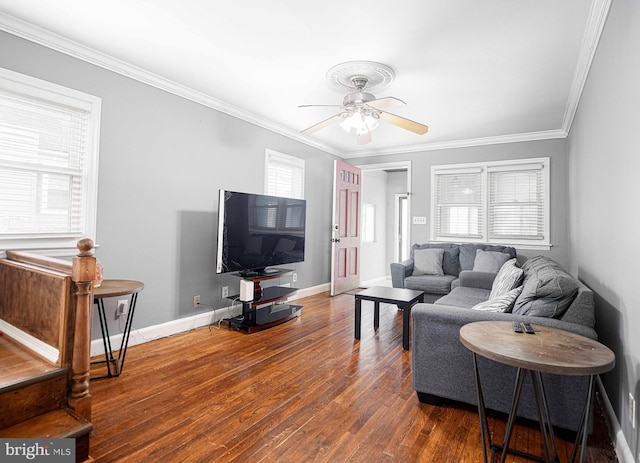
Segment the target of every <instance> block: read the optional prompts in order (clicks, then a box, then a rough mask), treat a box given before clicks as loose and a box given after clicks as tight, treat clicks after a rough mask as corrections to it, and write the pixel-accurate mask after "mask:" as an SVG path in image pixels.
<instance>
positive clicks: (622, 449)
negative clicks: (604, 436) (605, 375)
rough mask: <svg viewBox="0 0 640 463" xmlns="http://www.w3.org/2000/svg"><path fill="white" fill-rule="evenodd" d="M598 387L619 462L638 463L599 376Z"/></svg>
mask: <svg viewBox="0 0 640 463" xmlns="http://www.w3.org/2000/svg"><path fill="white" fill-rule="evenodd" d="M597 385H598V391H599V392H600V397H601V398H602V402H603V404H604V407H605V413H606V414H607V419H608V421H609V436H610V437H611V440H612V441H613V448H614V450H615V451H616V455H617V456H618V461H619V462H620V463H636V460H635V458H634V457H633V452H631V448H629V443H628V442H627V439H626V438H625V437H624V433H623V432H622V428H621V427H620V422H619V421H618V417H616V414H615V412H614V411H613V407H612V406H611V402H610V401H609V396H607V391H605V389H604V385H603V384H602V381H601V380H600V377H599V376H598V378H597Z"/></svg>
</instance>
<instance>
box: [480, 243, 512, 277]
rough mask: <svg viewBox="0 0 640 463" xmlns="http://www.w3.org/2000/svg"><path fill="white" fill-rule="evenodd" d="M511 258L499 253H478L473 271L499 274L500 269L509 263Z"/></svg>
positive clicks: (481, 251)
mask: <svg viewBox="0 0 640 463" xmlns="http://www.w3.org/2000/svg"><path fill="white" fill-rule="evenodd" d="M510 258H511V256H510V255H509V254H507V253H504V252H499V251H483V250H482V249H478V250H477V251H476V260H475V261H474V262H473V270H474V271H476V272H491V273H498V270H500V267H502V265H503V264H504V263H505V262H506V261H508V260H509V259H510Z"/></svg>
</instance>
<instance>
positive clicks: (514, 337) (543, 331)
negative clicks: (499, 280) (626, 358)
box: [460, 321, 615, 463]
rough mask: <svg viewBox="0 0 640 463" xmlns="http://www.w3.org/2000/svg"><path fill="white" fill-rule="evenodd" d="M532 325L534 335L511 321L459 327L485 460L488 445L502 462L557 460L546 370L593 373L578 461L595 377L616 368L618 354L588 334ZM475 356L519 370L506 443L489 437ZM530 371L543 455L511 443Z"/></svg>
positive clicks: (583, 441) (562, 373)
mask: <svg viewBox="0 0 640 463" xmlns="http://www.w3.org/2000/svg"><path fill="white" fill-rule="evenodd" d="M533 328H534V330H535V333H534V334H527V333H516V332H515V331H514V329H513V325H512V323H511V322H502V321H500V322H498V321H484V322H475V323H469V324H468V325H465V326H463V327H462V328H460V342H462V344H463V345H464V346H465V347H467V348H468V349H469V350H470V351H471V352H473V366H474V370H475V379H476V389H477V393H478V414H479V415H480V435H481V438H482V450H483V453H484V461H485V463H486V462H487V445H488V447H489V448H490V449H491V461H493V458H494V452H495V451H500V452H502V455H501V458H500V461H501V462H504V461H505V457H506V455H507V453H512V454H515V455H519V456H522V457H525V458H528V459H532V460H537V461H546V462H551V461H554V462H557V461H559V458H558V451H557V449H556V444H555V436H554V434H553V426H552V425H551V420H550V417H549V410H548V407H547V400H546V396H545V391H544V384H543V383H542V373H553V374H558V375H575V376H589V393H588V395H587V400H586V404H585V407H584V413H583V415H582V418H581V420H580V425H579V426H578V433H577V435H576V440H575V442H574V445H573V451H572V453H571V460H570V461H571V462H573V461H574V460H575V457H576V452H577V449H578V446H579V444H580V447H581V452H580V461H581V462H582V461H583V460H584V454H585V450H586V446H587V436H588V422H589V416H590V413H591V408H592V406H593V394H594V382H595V377H596V376H597V375H599V374H601V373H606V372H607V371H609V370H611V369H613V367H614V365H615V354H614V353H613V352H612V351H611V350H610V349H609V348H608V347H606V346H604V345H603V344H601V343H599V342H597V341H594V340H592V339H589V338H587V337H585V336H580V335H578V334H575V333H571V332H568V331H563V330H559V329H556V328H549V327H546V326H540V325H533ZM477 355H481V356H482V357H485V358H488V359H490V360H494V361H496V362H500V363H503V364H506V365H511V366H513V367H516V368H517V369H518V371H517V374H516V386H515V390H514V394H513V401H512V402H511V410H510V411H509V419H508V421H507V429H506V432H505V437H504V443H503V445H502V446H499V445H495V444H493V443H492V442H491V434H490V433H489V423H488V420H487V415H486V411H485V406H484V398H483V395H482V387H481V384H480V376H479V374H478V363H477V358H476V356H477ZM526 371H529V372H530V373H531V379H532V382H533V392H534V394H535V396H536V405H537V412H538V418H539V421H540V432H541V433H542V437H543V442H544V448H545V457H544V458H541V457H539V456H536V455H531V454H527V453H523V452H519V451H516V450H514V449H510V448H509V440H510V438H511V431H512V429H513V424H514V421H515V417H516V414H517V407H518V402H519V400H520V392H521V390H522V383H523V380H524V373H525V372H526ZM549 440H551V443H552V446H553V452H554V455H553V458H554V459H553V460H552V459H551V454H550V450H549ZM580 440H581V441H580Z"/></svg>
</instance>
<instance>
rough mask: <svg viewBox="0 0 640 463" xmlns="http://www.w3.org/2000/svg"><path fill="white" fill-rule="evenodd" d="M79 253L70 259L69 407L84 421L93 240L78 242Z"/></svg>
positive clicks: (87, 398)
mask: <svg viewBox="0 0 640 463" xmlns="http://www.w3.org/2000/svg"><path fill="white" fill-rule="evenodd" d="M77 246H78V250H79V251H80V253H79V254H78V256H77V257H74V258H73V267H72V276H71V278H72V280H73V282H74V283H75V285H76V287H77V293H76V296H75V297H76V298H77V300H76V304H72V305H74V306H75V307H76V313H75V316H74V319H75V326H74V331H75V336H74V337H73V339H74V341H73V346H72V350H73V360H72V362H71V375H70V378H71V397H70V399H69V403H70V405H71V407H73V409H74V410H75V411H76V412H77V413H78V414H79V415H80V416H82V417H83V418H85V419H86V420H91V394H89V375H90V371H89V370H90V367H91V314H92V310H93V280H94V279H95V277H96V258H95V257H94V256H93V241H92V240H91V239H89V238H85V239H82V240H80V241H78V244H77Z"/></svg>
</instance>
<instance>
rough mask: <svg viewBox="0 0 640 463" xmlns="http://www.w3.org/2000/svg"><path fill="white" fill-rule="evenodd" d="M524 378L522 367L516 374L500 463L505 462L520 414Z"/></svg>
mask: <svg viewBox="0 0 640 463" xmlns="http://www.w3.org/2000/svg"><path fill="white" fill-rule="evenodd" d="M523 380H524V374H523V371H522V368H518V373H517V374H516V386H515V390H514V391H513V401H512V402H511V409H510V410H509V419H508V420H507V430H506V433H505V435H504V444H502V455H501V456H500V463H504V461H505V459H506V458H507V453H508V452H507V450H508V449H509V441H510V440H511V432H512V431H513V425H514V423H515V421H516V415H517V414H518V403H519V402H520V393H521V392H522V383H523Z"/></svg>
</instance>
